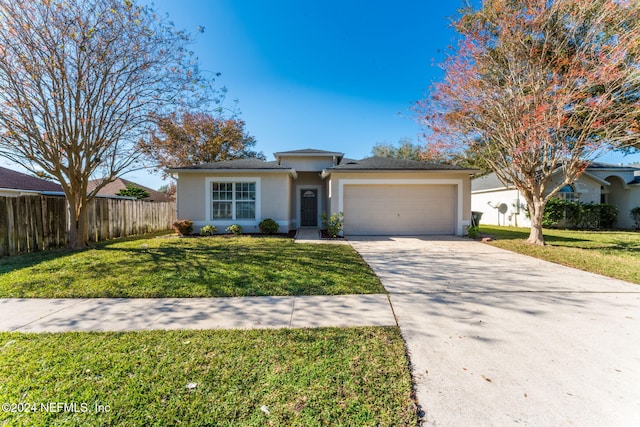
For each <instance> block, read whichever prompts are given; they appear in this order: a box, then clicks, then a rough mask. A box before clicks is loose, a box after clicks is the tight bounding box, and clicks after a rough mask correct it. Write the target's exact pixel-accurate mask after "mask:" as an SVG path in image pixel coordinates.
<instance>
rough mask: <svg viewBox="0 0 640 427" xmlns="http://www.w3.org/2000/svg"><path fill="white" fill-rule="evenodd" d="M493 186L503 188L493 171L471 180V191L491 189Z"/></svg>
mask: <svg viewBox="0 0 640 427" xmlns="http://www.w3.org/2000/svg"><path fill="white" fill-rule="evenodd" d="M494 188H505V185H504V184H503V183H502V181H500V179H499V178H498V176H497V175H496V174H495V173H494V172H491V173H490V174H488V175H484V176H481V177H479V178H474V179H472V180H471V191H483V190H493V189H494Z"/></svg>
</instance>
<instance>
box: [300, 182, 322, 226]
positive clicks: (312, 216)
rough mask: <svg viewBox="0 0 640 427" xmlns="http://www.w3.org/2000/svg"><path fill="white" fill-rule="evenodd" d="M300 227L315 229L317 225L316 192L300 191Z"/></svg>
mask: <svg viewBox="0 0 640 427" xmlns="http://www.w3.org/2000/svg"><path fill="white" fill-rule="evenodd" d="M300 200H301V202H300V204H301V205H302V208H301V212H300V225H301V226H302V227H316V226H317V225H318V190H300Z"/></svg>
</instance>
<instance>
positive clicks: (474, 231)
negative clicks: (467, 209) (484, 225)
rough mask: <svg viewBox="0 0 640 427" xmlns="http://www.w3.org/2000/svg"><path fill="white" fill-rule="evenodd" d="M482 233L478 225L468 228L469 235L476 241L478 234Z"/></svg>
mask: <svg viewBox="0 0 640 427" xmlns="http://www.w3.org/2000/svg"><path fill="white" fill-rule="evenodd" d="M479 232H480V227H478V226H477V225H470V226H468V227H467V234H468V235H469V237H470V238H472V239H475V238H476V237H478V233H479Z"/></svg>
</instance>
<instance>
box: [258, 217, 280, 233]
mask: <svg viewBox="0 0 640 427" xmlns="http://www.w3.org/2000/svg"><path fill="white" fill-rule="evenodd" d="M258 227H259V228H260V232H261V233H262V234H275V233H277V232H278V230H279V229H280V226H279V225H278V223H277V222H275V221H274V220H272V219H271V218H266V219H264V220H263V221H262V222H260V224H258Z"/></svg>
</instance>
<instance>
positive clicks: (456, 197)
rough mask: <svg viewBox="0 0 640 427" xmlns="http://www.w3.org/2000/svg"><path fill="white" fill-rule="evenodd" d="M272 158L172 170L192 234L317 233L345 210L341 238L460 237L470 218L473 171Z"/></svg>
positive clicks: (310, 153) (312, 155)
mask: <svg viewBox="0 0 640 427" xmlns="http://www.w3.org/2000/svg"><path fill="white" fill-rule="evenodd" d="M274 157H275V160H274V161H263V160H259V159H241V160H228V161H221V162H216V163H207V164H201V165H195V166H185V167H179V168H172V169H169V172H170V173H171V174H172V175H173V176H174V177H175V178H176V180H177V209H178V218H180V219H189V220H192V221H193V222H194V229H195V231H198V230H199V228H201V227H203V226H205V225H209V224H211V225H215V226H216V227H217V228H218V230H219V232H224V231H225V229H226V227H227V226H229V225H231V224H239V225H241V226H242V227H243V230H244V232H258V231H259V228H258V224H259V223H260V222H261V221H262V220H264V219H266V218H271V219H273V220H275V221H276V222H277V223H278V225H279V226H280V231H289V230H294V229H298V228H301V227H310V228H321V227H322V221H321V215H322V213H323V212H326V213H327V214H328V215H331V214H333V213H338V212H342V213H343V214H344V234H346V235H425V234H456V235H462V234H463V233H464V232H465V231H466V226H467V225H469V223H470V217H471V196H470V192H471V175H472V174H473V173H475V172H477V171H475V170H470V169H464V168H460V167H456V166H450V165H443V164H436V163H427V162H420V161H412V160H399V159H390V158H379V157H370V158H366V159H362V160H350V159H347V158H345V157H344V153H339V152H333V151H323V150H316V149H304V150H294V151H284V152H278V153H274Z"/></svg>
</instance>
